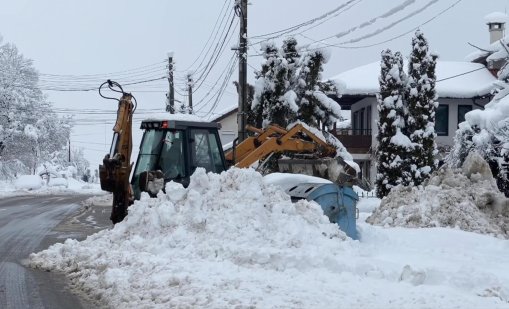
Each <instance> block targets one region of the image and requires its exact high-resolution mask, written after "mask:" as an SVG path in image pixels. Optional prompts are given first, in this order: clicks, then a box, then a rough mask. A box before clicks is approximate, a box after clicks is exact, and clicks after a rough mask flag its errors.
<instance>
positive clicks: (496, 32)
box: [484, 12, 507, 44]
mask: <svg viewBox="0 0 509 309" xmlns="http://www.w3.org/2000/svg"><path fill="white" fill-rule="evenodd" d="M484 20H485V21H486V24H487V25H488V29H489V31H490V44H492V43H494V42H496V41H498V40H500V39H502V38H503V37H504V33H505V23H506V21H507V15H506V14H504V13H500V12H493V13H491V14H488V15H486V16H485V17H484Z"/></svg>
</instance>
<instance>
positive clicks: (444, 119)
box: [435, 104, 449, 136]
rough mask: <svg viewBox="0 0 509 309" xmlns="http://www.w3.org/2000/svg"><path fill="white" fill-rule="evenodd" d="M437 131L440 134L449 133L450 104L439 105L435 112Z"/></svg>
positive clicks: (445, 134)
mask: <svg viewBox="0 0 509 309" xmlns="http://www.w3.org/2000/svg"><path fill="white" fill-rule="evenodd" d="M435 132H436V133H437V135H438V136H447V135H449V105H442V104H440V105H438V108H437V110H436V113H435Z"/></svg>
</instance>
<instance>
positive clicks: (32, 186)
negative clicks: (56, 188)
mask: <svg viewBox="0 0 509 309" xmlns="http://www.w3.org/2000/svg"><path fill="white" fill-rule="evenodd" d="M14 186H15V187H16V189H24V190H37V189H40V188H41V187H42V186H43V181H42V178H41V177H39V176H38V175H21V176H19V177H18V178H16V180H15V181H14Z"/></svg>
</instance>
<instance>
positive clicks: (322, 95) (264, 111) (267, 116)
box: [251, 38, 341, 128]
mask: <svg viewBox="0 0 509 309" xmlns="http://www.w3.org/2000/svg"><path fill="white" fill-rule="evenodd" d="M262 53H263V56H264V62H263V64H262V69H261V70H260V71H259V72H256V83H255V93H254V100H253V104H252V105H251V110H252V111H253V112H254V113H255V114H258V115H260V114H261V115H262V117H263V120H262V126H263V127H265V126H267V125H268V124H270V123H275V124H278V125H280V126H282V127H286V126H287V125H288V124H289V123H293V122H295V121H296V120H297V119H298V120H301V121H303V122H305V123H307V124H309V125H311V126H313V127H316V128H320V126H322V127H326V126H331V125H332V124H333V123H334V122H336V121H337V120H339V119H340V117H341V115H340V112H341V107H340V106H339V104H338V103H337V102H336V101H334V100H332V99H331V98H330V97H329V95H332V94H335V95H338V94H339V93H338V92H339V87H338V86H337V85H336V84H335V83H334V82H332V81H322V74H321V72H322V71H323V65H324V64H325V63H327V61H328V60H329V58H330V54H329V52H328V51H327V50H325V49H322V48H314V47H310V48H308V50H306V51H303V52H302V53H301V51H300V50H299V48H298V46H297V41H296V40H295V39H294V38H288V39H286V40H285V41H284V42H283V46H282V48H281V49H279V48H278V47H277V46H276V45H275V44H274V43H272V42H268V43H264V44H263V46H262Z"/></svg>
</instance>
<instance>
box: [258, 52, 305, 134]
mask: <svg viewBox="0 0 509 309" xmlns="http://www.w3.org/2000/svg"><path fill="white" fill-rule="evenodd" d="M263 54H264V58H265V63H264V64H263V65H262V70H261V71H260V72H258V73H257V76H256V78H257V80H256V84H255V94H254V100H253V105H252V109H253V110H255V111H256V112H259V111H260V110H261V111H262V117H263V124H262V125H263V127H266V126H267V125H269V124H271V123H275V124H278V125H280V126H282V127H286V126H287V125H288V124H289V123H290V122H293V121H294V120H295V116H296V111H297V107H296V104H295V102H294V100H292V99H294V98H293V96H292V95H291V94H290V95H288V94H287V92H288V91H289V87H290V82H289V81H288V62H287V61H286V59H285V58H284V57H282V56H281V54H280V52H279V49H278V48H277V47H276V45H275V44H274V43H267V44H265V45H264V46H263Z"/></svg>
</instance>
